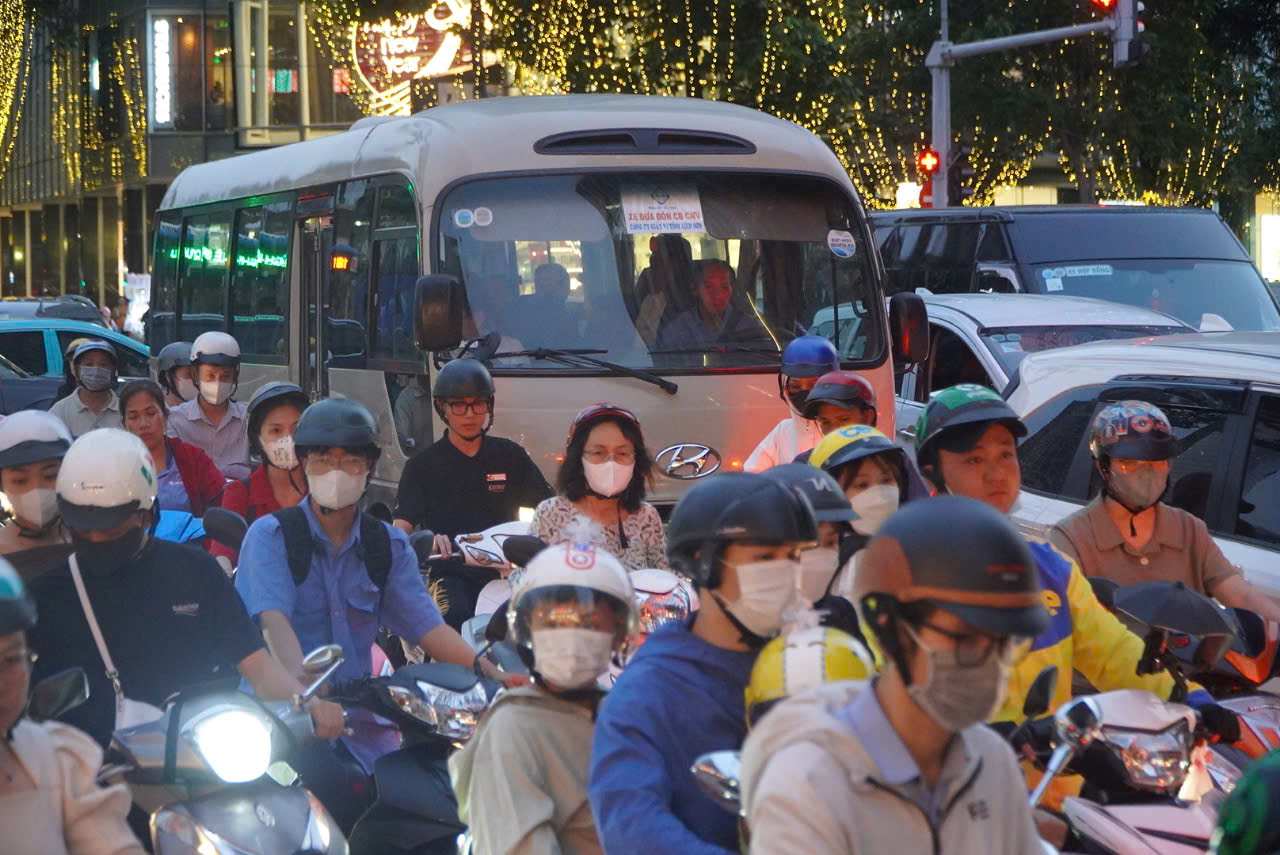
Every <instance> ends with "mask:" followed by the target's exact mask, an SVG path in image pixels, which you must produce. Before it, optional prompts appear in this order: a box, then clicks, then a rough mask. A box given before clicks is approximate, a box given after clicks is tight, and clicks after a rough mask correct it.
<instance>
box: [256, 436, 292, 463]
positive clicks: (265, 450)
mask: <svg viewBox="0 0 1280 855" xmlns="http://www.w3.org/2000/svg"><path fill="white" fill-rule="evenodd" d="M259 440H260V442H261V443H262V454H263V456H264V457H266V458H267V460H268V461H269V462H270V463H271V465H272V466H274V467H276V468H277V469H294V468H296V467H297V465H298V455H297V454H296V453H295V452H294V450H293V436H291V435H290V436H281V437H276V438H275V439H273V440H263V439H261V437H259Z"/></svg>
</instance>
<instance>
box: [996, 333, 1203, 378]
mask: <svg viewBox="0 0 1280 855" xmlns="http://www.w3.org/2000/svg"><path fill="white" fill-rule="evenodd" d="M1185 332H1189V330H1188V329H1187V328H1186V327H1181V326H1174V325H1170V326H1144V325H1132V326H1072V327H1054V326H1049V327H999V328H994V327H993V328H991V329H985V330H983V331H982V333H981V335H982V340H983V341H984V342H986V344H987V348H988V349H989V350H990V351H991V352H992V353H993V354H994V355H995V357H996V360H997V361H999V363H1000V365H1001V367H1002V368H1004V373H1005V374H1006V375H1007V376H1009V377H1012V376H1013V372H1014V370H1015V369H1016V368H1017V367H1018V363H1020V362H1022V360H1023V359H1025V358H1026V356H1027V354H1029V353H1037V352H1039V351H1041V350H1052V349H1053V348H1055V347H1071V346H1073V345H1077V344H1088V343H1089V342H1091V341H1113V340H1117V339H1126V338H1150V337H1152V336H1158V335H1174V334H1176V333H1185Z"/></svg>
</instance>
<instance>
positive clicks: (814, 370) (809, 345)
mask: <svg viewBox="0 0 1280 855" xmlns="http://www.w3.org/2000/svg"><path fill="white" fill-rule="evenodd" d="M839 368H840V354H839V353H837V352H836V346H835V345H834V344H832V343H831V341H830V340H829V339H826V338H823V337H822V336H820V335H802V336H799V337H797V338H793V339H792V340H791V343H790V344H788V345H787V346H786V348H784V349H783V351H782V371H781V372H780V373H782V374H785V375H786V376H788V377H821V376H822V375H823V374H826V373H827V372H828V371H836V370H839Z"/></svg>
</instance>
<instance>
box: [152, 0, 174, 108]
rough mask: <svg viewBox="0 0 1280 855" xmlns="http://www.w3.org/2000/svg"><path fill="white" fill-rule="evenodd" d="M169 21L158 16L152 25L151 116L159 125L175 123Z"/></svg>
mask: <svg viewBox="0 0 1280 855" xmlns="http://www.w3.org/2000/svg"><path fill="white" fill-rule="evenodd" d="M170 43H171V38H170V32H169V21H168V20H167V19H165V18H156V20H155V22H154V23H153V24H152V25H151V57H152V60H153V61H152V72H151V110H152V113H151V117H152V120H153V122H154V123H155V124H157V125H172V124H173V74H172V72H173V66H172V59H171V57H170V54H169V48H170Z"/></svg>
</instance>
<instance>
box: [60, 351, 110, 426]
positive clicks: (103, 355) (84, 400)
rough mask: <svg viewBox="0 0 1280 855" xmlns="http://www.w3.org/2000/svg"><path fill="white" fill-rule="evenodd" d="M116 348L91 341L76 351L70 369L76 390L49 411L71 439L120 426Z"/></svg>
mask: <svg viewBox="0 0 1280 855" xmlns="http://www.w3.org/2000/svg"><path fill="white" fill-rule="evenodd" d="M117 366H118V357H117V356H116V349H115V348H114V347H112V346H111V345H109V344H107V343H106V342H105V341H99V340H97V339H92V340H90V341H86V342H85V343H84V344H82V345H80V346H79V347H77V348H76V352H75V356H73V357H72V358H71V370H72V372H73V373H74V374H75V377H76V390H75V391H74V392H72V393H71V394H70V395H67V397H65V398H63V399H62V400H61V401H58V402H57V403H56V404H54V405H53V406H52V407H50V408H49V412H51V413H53V414H54V415H55V416H57V417H58V418H60V419H62V421H63V423H64V424H65V425H66V426H67V430H69V431H71V435H72V436H80V434H82V433H88V432H89V431H91V430H93V429H94V428H102V427H116V428H118V427H120V425H121V418H120V399H119V398H118V397H116V389H115V386H116V370H117Z"/></svg>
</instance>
